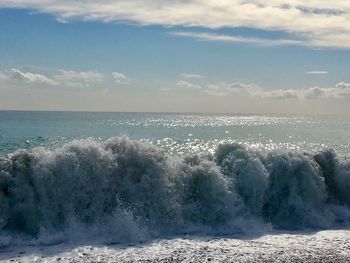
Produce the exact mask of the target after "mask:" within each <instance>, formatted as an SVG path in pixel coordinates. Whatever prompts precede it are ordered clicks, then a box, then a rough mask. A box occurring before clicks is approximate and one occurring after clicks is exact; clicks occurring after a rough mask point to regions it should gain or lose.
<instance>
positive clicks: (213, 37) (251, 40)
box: [169, 31, 305, 46]
mask: <svg viewBox="0 0 350 263" xmlns="http://www.w3.org/2000/svg"><path fill="white" fill-rule="evenodd" d="M169 33H170V34H171V35H174V36H179V37H190V38H194V39H197V40H200V41H219V42H237V43H246V44H255V45H262V46H280V45H305V42H304V41H300V40H293V39H264V38H255V37H242V36H235V35H222V34H214V33H197V32H188V31H186V32H185V31H176V32H169Z"/></svg>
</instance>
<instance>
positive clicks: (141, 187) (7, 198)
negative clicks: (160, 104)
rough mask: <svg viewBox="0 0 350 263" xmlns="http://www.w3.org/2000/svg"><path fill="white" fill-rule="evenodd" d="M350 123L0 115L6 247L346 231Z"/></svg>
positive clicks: (1, 217) (0, 204)
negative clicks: (273, 232) (277, 232)
mask: <svg viewBox="0 0 350 263" xmlns="http://www.w3.org/2000/svg"><path fill="white" fill-rule="evenodd" d="M349 143H350V119H349V118H348V117H336V116H295V115H293V116H280V115H279V116H272V115H271V116H270V115H227V114H175V113H174V114H169V113H88V112H86V113H85V112H84V113H82V112H81V113H80V112H20V111H0V153H1V154H0V156H1V157H0V211H1V213H0V247H1V246H2V247H6V246H11V245H14V244H16V245H18V244H31V245H33V244H34V245H35V244H44V245H48V244H60V243H67V242H83V241H84V242H89V241H92V240H93V241H94V242H96V241H98V242H101V243H115V242H117V243H128V242H139V241H145V240H150V239H159V238H164V237H169V236H173V237H174V236H175V237H176V236H182V235H195V236H198V235H210V236H236V235H245V234H249V235H251V234H254V235H263V233H265V232H269V231H277V230H278V231H295V230H298V231H306V230H310V229H312V230H321V229H323V230H324V229H334V228H339V227H340V228H342V227H343V228H347V227H348V224H349V218H350V209H349V206H350V145H349Z"/></svg>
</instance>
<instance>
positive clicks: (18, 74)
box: [5, 68, 57, 85]
mask: <svg viewBox="0 0 350 263" xmlns="http://www.w3.org/2000/svg"><path fill="white" fill-rule="evenodd" d="M5 76H6V77H7V78H8V79H10V80H16V81H23V82H27V83H33V84H48V85H57V82H55V81H54V80H52V79H50V78H48V77H46V76H44V75H42V74H36V73H31V72H22V71H20V70H19V69H16V68H11V69H10V70H8V71H7V72H6V73H5Z"/></svg>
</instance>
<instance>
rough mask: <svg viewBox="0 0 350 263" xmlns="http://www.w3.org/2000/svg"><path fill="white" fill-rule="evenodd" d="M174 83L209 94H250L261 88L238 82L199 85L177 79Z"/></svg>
mask: <svg viewBox="0 0 350 263" xmlns="http://www.w3.org/2000/svg"><path fill="white" fill-rule="evenodd" d="M176 85H177V86H178V87H182V88H187V89H192V90H197V91H200V92H202V93H205V94H207V95H210V96H229V95H232V94H238V93H248V94H250V95H252V94H255V93H257V92H258V91H260V90H261V88H260V87H258V86H257V85H254V84H244V83H239V82H234V83H226V82H220V83H206V84H203V85H200V84H196V83H193V82H190V81H187V80H179V81H178V82H177V83H176Z"/></svg>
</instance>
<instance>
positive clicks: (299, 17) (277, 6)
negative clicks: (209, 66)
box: [0, 0, 350, 48]
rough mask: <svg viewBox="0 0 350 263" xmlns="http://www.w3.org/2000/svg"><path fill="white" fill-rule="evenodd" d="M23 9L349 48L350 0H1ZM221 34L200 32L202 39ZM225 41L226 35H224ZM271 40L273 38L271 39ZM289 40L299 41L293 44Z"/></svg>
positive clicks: (65, 18) (233, 38) (63, 18)
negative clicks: (281, 35) (257, 33)
mask: <svg viewBox="0 0 350 263" xmlns="http://www.w3.org/2000/svg"><path fill="white" fill-rule="evenodd" d="M1 7H3V8H6V7H12V8H27V9H30V10H37V11H39V12H41V13H47V14H52V15H54V16H55V17H56V18H57V19H58V20H59V21H69V20H70V19H73V18H74V19H81V20H94V21H105V22H111V21H127V22H131V23H135V24H139V25H164V26H185V27H189V26H199V27H204V28H210V29H218V28H223V27H226V28H237V27H246V28H255V29H262V30H269V31H275V30H280V31H284V32H286V33H289V34H290V35H292V36H295V40H287V42H285V43H283V42H284V41H285V40H282V42H280V40H276V41H277V42H274V43H275V44H277V43H278V44H297V43H298V41H302V42H303V43H304V44H305V45H308V46H313V47H335V48H350V1H347V0H336V1H335V0H322V1H320V0H308V1H305V0H273V1H265V0H246V1H242V0H203V1H198V0H188V1H183V0H172V1H170V0H148V1H145V0H129V1H126V0H124V1H111V0H100V1H98V3H97V2H96V1H92V0H76V1H74V2H73V1H70V0H40V1H39V0H2V1H1V2H0V8H1ZM213 37H214V38H221V36H203V35H202V38H207V40H209V38H213ZM224 39H225V37H224ZM229 39H231V40H230V41H238V42H244V43H246V42H249V43H253V44H254V43H255V44H261V43H264V42H265V44H268V43H273V41H272V40H261V39H254V38H244V37H237V36H229ZM271 41H272V42H271ZM289 41H297V42H296V43H292V42H289Z"/></svg>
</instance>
